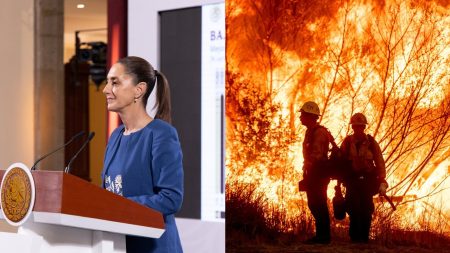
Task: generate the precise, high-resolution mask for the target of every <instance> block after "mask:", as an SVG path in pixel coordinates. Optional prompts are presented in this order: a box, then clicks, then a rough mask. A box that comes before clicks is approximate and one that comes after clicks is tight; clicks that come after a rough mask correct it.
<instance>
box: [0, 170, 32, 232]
mask: <svg viewBox="0 0 450 253" xmlns="http://www.w3.org/2000/svg"><path fill="white" fill-rule="evenodd" d="M0 194H1V208H2V213H3V216H4V218H5V219H6V220H7V221H8V223H10V224H11V225H14V226H19V225H21V224H23V223H24V222H25V221H26V219H27V218H28V216H29V215H30V214H31V211H32V209H33V205H34V194H35V189H34V181H33V177H32V176H31V173H30V170H29V169H28V168H27V167H26V166H25V165H24V164H21V163H15V164H13V165H11V166H10V167H9V168H8V170H7V171H6V173H5V174H4V176H3V180H2V184H1V188H0Z"/></svg>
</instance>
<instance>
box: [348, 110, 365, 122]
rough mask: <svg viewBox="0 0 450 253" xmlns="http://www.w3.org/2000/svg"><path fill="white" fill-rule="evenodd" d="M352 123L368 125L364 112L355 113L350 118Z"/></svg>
mask: <svg viewBox="0 0 450 253" xmlns="http://www.w3.org/2000/svg"><path fill="white" fill-rule="evenodd" d="M350 124H352V125H367V119H366V116H364V114H362V113H360V112H358V113H355V114H353V116H352V117H351V118H350Z"/></svg>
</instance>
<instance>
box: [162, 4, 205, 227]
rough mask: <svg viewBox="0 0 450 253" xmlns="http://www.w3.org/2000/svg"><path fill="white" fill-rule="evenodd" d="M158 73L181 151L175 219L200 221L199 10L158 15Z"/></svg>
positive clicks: (190, 9)
mask: <svg viewBox="0 0 450 253" xmlns="http://www.w3.org/2000/svg"><path fill="white" fill-rule="evenodd" d="M160 17H161V23H160V24H161V27H160V31H161V37H160V38H161V41H160V45H161V46H160V48H161V56H160V59H161V72H162V73H164V74H165V75H166V76H167V78H168V80H169V84H170V87H171V88H170V90H171V95H172V116H173V126H174V127H176V128H177V130H178V135H179V137H180V142H181V146H182V149H183V155H184V159H183V166H184V175H185V178H184V194H185V195H184V202H183V207H182V208H181V211H180V212H179V213H178V215H177V216H178V217H186V218H194V219H200V218H201V208H200V197H201V195H200V194H201V193H200V187H201V163H200V161H201V153H200V152H201V125H200V123H201V27H202V26H201V8H200V7H197V8H189V9H179V10H173V11H165V12H161V13H160Z"/></svg>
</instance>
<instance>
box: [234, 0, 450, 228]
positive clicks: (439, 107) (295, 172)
mask: <svg viewBox="0 0 450 253" xmlns="http://www.w3.org/2000/svg"><path fill="white" fill-rule="evenodd" d="M226 4H227V6H226V8H227V19H226V22H227V51H226V52H227V66H226V67H227V83H226V85H227V86H226V90H227V97H226V101H227V102H226V105H227V106H226V120H227V128H226V131H227V134H226V154H227V155H226V166H227V182H228V183H230V182H231V183H233V182H239V183H247V184H253V185H254V186H255V187H256V189H257V190H258V191H259V192H260V193H263V194H264V196H265V197H266V198H267V199H268V201H269V203H270V204H271V206H273V207H275V208H278V209H280V210H283V211H284V210H285V212H286V217H295V216H296V215H298V214H299V212H301V210H300V209H299V202H301V201H303V199H304V198H305V196H304V195H303V194H301V193H299V192H298V189H297V182H298V181H299V180H300V179H301V174H302V173H301V168H302V162H303V160H302V159H303V158H302V155H301V154H302V152H301V143H302V141H303V139H302V138H303V136H304V131H305V128H304V127H303V126H301V124H300V121H299V119H298V117H299V113H298V109H299V106H301V104H302V103H303V102H305V101H307V100H313V101H316V102H317V103H318V104H319V106H320V108H321V111H322V117H321V119H320V121H321V124H323V125H325V126H326V127H328V128H329V129H330V131H331V133H332V134H333V135H334V136H335V138H336V141H337V143H338V144H339V143H340V142H341V141H342V140H343V138H344V137H345V136H346V135H347V134H351V129H350V128H349V124H348V122H349V118H350V116H351V115H352V114H353V113H355V112H363V113H364V114H365V115H366V116H367V118H368V120H369V125H368V129H367V133H369V134H371V135H372V136H374V137H375V139H376V140H377V141H378V142H379V143H380V146H381V148H382V151H383V156H384V158H385V161H386V166H387V180H388V182H389V185H390V189H389V191H388V195H392V196H394V202H395V203H396V205H397V206H398V208H399V210H398V211H397V212H396V213H395V215H399V217H401V219H402V222H401V223H404V224H405V225H404V226H405V227H414V226H419V227H417V228H419V229H420V228H422V227H420V226H422V225H423V224H422V223H420V222H417V217H419V216H421V215H423V214H424V213H429V214H432V215H429V216H428V218H427V219H428V220H427V224H428V225H429V224H434V225H437V224H439V226H440V227H439V229H445V231H450V224H449V220H450V204H449V202H450V198H449V197H448V196H450V195H449V194H450V190H449V189H448V188H449V187H450V183H449V181H450V180H448V177H449V175H450V138H449V136H450V4H449V3H448V2H447V1H420V0H418V1H413V0H410V1H400V0H398V1H395V0H394V1H388V0H386V1H382V0H380V1H362V0H361V1H352V0H349V1H331V0H321V1H301V0H258V1H254V0H233V1H226ZM332 188H333V187H331V185H330V186H329V196H332ZM227 191H233V188H232V187H227ZM378 207H379V208H385V209H386V210H387V209H388V208H389V206H388V205H387V204H385V203H383V202H381V203H380V204H379V206H378ZM411 210H413V211H414V212H410V211H411ZM407 212H408V213H407ZM390 215H392V213H391V214H390ZM436 229H438V228H436Z"/></svg>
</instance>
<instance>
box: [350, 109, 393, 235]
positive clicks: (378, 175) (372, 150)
mask: <svg viewBox="0 0 450 253" xmlns="http://www.w3.org/2000/svg"><path fill="white" fill-rule="evenodd" d="M350 124H351V127H352V129H353V134H352V135H349V136H347V137H345V139H344V141H343V142H342V145H341V151H342V155H343V157H344V158H346V159H348V160H349V161H350V163H349V164H350V165H349V166H350V167H351V168H349V170H348V176H347V178H346V180H345V182H344V184H345V187H346V194H345V201H346V208H347V212H348V214H349V217H350V228H349V235H350V239H351V240H352V242H355V243H368V242H369V231H370V225H371V222H372V214H373V211H374V204H373V199H372V198H373V195H375V194H377V193H381V194H382V193H386V189H387V183H386V181H385V177H386V168H385V163H384V159H383V155H382V154H381V149H380V146H379V144H378V143H377V142H376V141H375V139H374V138H373V137H372V136H370V135H368V134H365V129H366V125H367V119H366V117H365V116H364V114H362V113H355V114H354V115H353V116H352V117H351V119H350Z"/></svg>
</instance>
